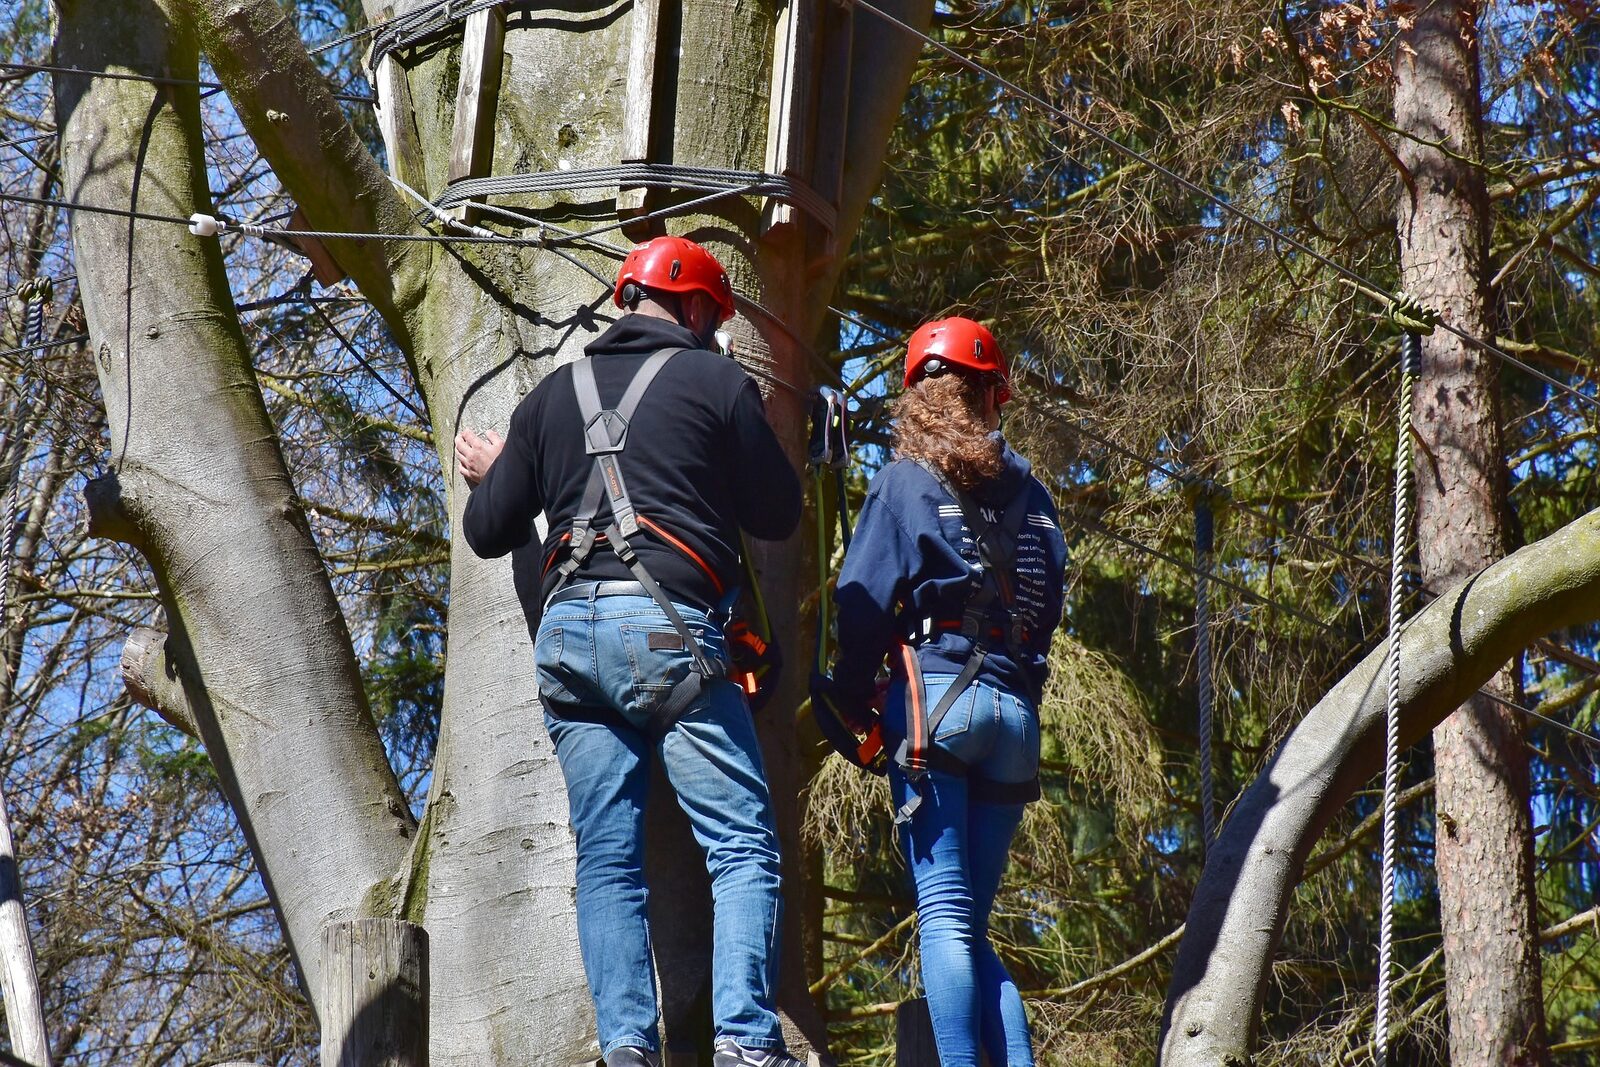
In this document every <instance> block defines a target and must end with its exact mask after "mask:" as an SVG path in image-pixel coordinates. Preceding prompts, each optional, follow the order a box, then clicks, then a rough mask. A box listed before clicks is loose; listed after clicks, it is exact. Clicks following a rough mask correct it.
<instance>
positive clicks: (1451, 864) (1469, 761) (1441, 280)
mask: <svg viewBox="0 0 1600 1067" xmlns="http://www.w3.org/2000/svg"><path fill="white" fill-rule="evenodd" d="M1477 19H1478V5H1477V4H1476V3H1473V2H1460V0H1452V2H1437V3H1431V4H1424V5H1419V7H1418V9H1417V12H1416V15H1415V21H1414V23H1413V24H1412V25H1411V26H1410V28H1409V29H1407V30H1405V31H1404V32H1402V34H1401V37H1400V52H1399V55H1398V57H1397V60H1396V64H1395V72H1396V79H1397V80H1396V85H1395V121H1396V123H1397V124H1398V125H1399V127H1400V128H1401V129H1403V130H1405V131H1406V132H1407V133H1408V134H1409V137H1406V138H1402V139H1401V140H1400V141H1399V144H1398V150H1399V155H1400V159H1401V161H1402V163H1403V165H1404V166H1405V168H1406V171H1407V172H1408V173H1407V175H1406V181H1405V185H1404V189H1403V192H1402V198H1401V202H1400V208H1399V229H1400V253H1401V270H1402V279H1403V284H1404V287H1405V289H1406V291H1407V292H1408V293H1410V294H1412V295H1414V296H1416V297H1417V298H1419V299H1420V300H1422V301H1423V302H1424V303H1426V304H1430V305H1432V306H1433V307H1436V308H1438V309H1439V310H1440V311H1441V312H1442V313H1443V314H1444V317H1445V319H1446V321H1448V322H1450V323H1452V324H1454V325H1456V326H1459V327H1461V328H1462V329H1465V330H1467V331H1468V332H1470V333H1472V334H1475V335H1476V336H1478V337H1490V338H1492V337H1493V336H1494V328H1493V314H1492V309H1491V306H1490V298H1489V293H1488V291H1487V285H1486V281H1487V279H1488V277H1489V275H1488V217H1489V202H1488V196H1487V193H1486V191H1485V183H1484V174H1483V170H1482V168H1481V167H1479V166H1477V165H1475V164H1474V162H1473V161H1476V160H1479V159H1481V158H1482V156H1483V134H1482V117H1481V111H1482V105H1481V98H1480V74H1479V55H1478V29H1479V28H1478V23H1477ZM1435 145H1437V146H1438V147H1434V146H1435ZM1499 371H1500V367H1499V364H1498V363H1497V362H1496V361H1495V359H1494V357H1493V356H1490V355H1489V354H1487V353H1484V352H1481V351H1478V350H1475V349H1473V348H1471V347H1469V346H1468V345H1467V344H1466V343H1465V342H1463V341H1462V340H1460V339H1459V338H1457V337H1456V336H1454V335H1453V334H1450V333H1447V332H1445V331H1443V330H1439V331H1435V333H1434V334H1433V335H1432V336H1430V337H1428V338H1427V339H1426V340H1425V341H1424V344H1423V357H1422V368H1421V378H1420V381H1419V384H1418V388H1417V416H1416V433H1417V448H1416V452H1417V469H1418V472H1419V477H1418V480H1417V486H1418V491H1417V530H1416V535H1417V541H1418V545H1419V550H1420V551H1419V555H1420V560H1421V566H1422V581H1423V585H1424V587H1425V588H1426V589H1428V590H1430V591H1438V590H1441V589H1444V588H1446V587H1448V586H1450V585H1452V584H1454V583H1455V582H1457V581H1459V580H1460V579H1462V578H1463V577H1465V576H1466V575H1469V574H1471V573H1473V572H1474V571H1476V570H1478V569H1479V568H1480V567H1482V566H1484V565H1486V564H1488V563H1489V562H1491V561H1492V560H1494V559H1497V558H1498V557H1499V556H1500V555H1501V554H1502V553H1503V552H1504V551H1505V549H1506V535H1505V523H1504V516H1505V514H1506V471H1505V458H1504V449H1503V447H1502V441H1501V426H1500V403H1499ZM1402 670H1404V666H1402ZM1490 686H1491V689H1492V691H1495V692H1498V693H1499V694H1500V695H1501V696H1511V695H1513V694H1514V692H1515V688H1514V683H1513V679H1512V678H1511V676H1510V674H1509V672H1502V673H1501V674H1499V675H1498V676H1497V677H1496V678H1495V680H1494V681H1493V682H1491V683H1490ZM1433 742H1434V761H1435V767H1436V774H1437V784H1436V787H1435V798H1436V802H1437V818H1438V828H1437V832H1436V834H1435V842H1436V846H1435V848H1436V864H1437V872H1438V883H1439V910H1440V924H1441V927H1442V929H1443V934H1444V959H1445V975H1446V998H1445V1001H1446V1006H1447V1009H1448V1013H1449V1017H1450V1053H1451V1062H1452V1063H1453V1064H1455V1065H1457V1067H1479V1065H1481V1067H1490V1065H1506V1064H1519V1065H1520V1064H1535V1063H1543V1062H1545V1059H1546V1054H1545V1051H1544V1046H1545V1036H1544V1011H1543V1006H1542V1002H1541V997H1540V971H1539V946H1538V940H1537V936H1536V935H1537V924H1536V921H1535V912H1534V871H1533V834H1532V825H1531V820H1530V817H1529V808H1528V795H1529V783H1528V754H1527V750H1526V748H1525V747H1524V745H1523V723H1522V722H1520V721H1519V719H1518V717H1517V715H1516V713H1515V712H1513V711H1511V710H1510V709H1508V708H1506V707H1504V706H1502V705H1497V704H1495V703H1494V702H1493V701H1491V700H1489V699H1488V698H1487V697H1483V696H1476V697H1473V698H1472V699H1470V700H1469V701H1468V702H1467V703H1466V704H1464V705H1462V707H1461V708H1460V710H1458V711H1457V712H1456V713H1455V714H1454V715H1451V716H1450V717H1449V718H1448V719H1446V720H1445V721H1444V722H1443V723H1441V724H1440V725H1439V726H1438V728H1437V729H1435V731H1434V734H1433Z"/></svg>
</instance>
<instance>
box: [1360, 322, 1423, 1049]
mask: <svg viewBox="0 0 1600 1067" xmlns="http://www.w3.org/2000/svg"><path fill="white" fill-rule="evenodd" d="M1413 310H1414V309H1413V308H1410V307H1401V308H1400V309H1399V314H1395V315H1393V316H1392V317H1394V318H1396V319H1402V318H1403V319H1405V320H1406V321H1408V322H1409V323H1410V324H1413V325H1415V326H1424V325H1426V324H1427V320H1428V318H1429V316H1427V315H1420V316H1413V315H1409V314H1407V313H1408V312H1411V311H1413ZM1421 364H1422V334H1421V333H1420V332H1418V331H1417V330H1416V329H1410V330H1408V331H1407V332H1406V335H1405V337H1404V338H1403V339H1402V340H1401V342H1400V415H1399V419H1398V423H1397V426H1396V433H1395V454H1394V535H1393V537H1392V539H1391V541H1390V558H1389V655H1388V661H1389V663H1388V666H1389V693H1388V703H1387V705H1386V706H1385V708H1384V750H1383V860H1382V863H1383V877H1382V888H1381V890H1380V892H1381V893H1382V898H1383V899H1382V902H1381V911H1380V915H1379V919H1378V1005H1377V1010H1376V1012H1375V1013H1374V1018H1373V1035H1372V1044H1373V1055H1374V1057H1375V1058H1376V1060H1377V1063H1378V1067H1384V1064H1385V1063H1387V1061H1388V1056H1389V1001H1390V996H1391V986H1390V980H1391V977H1392V972H1393V965H1394V869H1395V859H1394V854H1395V811H1396V808H1397V798H1398V795H1399V792H1400V632H1401V621H1402V618H1403V612H1404V609H1405V595H1406V553H1407V548H1408V546H1409V544H1410V540H1411V393H1412V390H1413V389H1414V387H1415V385H1416V380H1417V372H1418V369H1419V367H1420V366H1421Z"/></svg>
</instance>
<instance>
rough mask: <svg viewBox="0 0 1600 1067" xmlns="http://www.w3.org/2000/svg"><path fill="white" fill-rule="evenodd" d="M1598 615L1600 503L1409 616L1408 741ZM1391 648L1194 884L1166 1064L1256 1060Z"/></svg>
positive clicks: (1354, 678)
mask: <svg viewBox="0 0 1600 1067" xmlns="http://www.w3.org/2000/svg"><path fill="white" fill-rule="evenodd" d="M1596 616H1600V511H1592V512H1590V513H1589V514H1587V515H1585V516H1584V517H1583V518H1581V519H1578V520H1577V521H1575V522H1572V523H1570V524H1568V525H1567V526H1565V527H1563V528H1562V529H1560V530H1558V531H1556V532H1555V533H1553V534H1551V535H1550V536H1549V537H1546V538H1545V539H1544V540H1542V541H1539V542H1537V543H1536V544H1532V545H1529V546H1528V547H1527V548H1524V549H1522V550H1521V551H1519V552H1517V553H1515V554H1514V555H1511V556H1509V557H1507V558H1505V559H1503V560H1500V561H1499V562H1497V563H1495V564H1493V565H1492V566H1490V567H1488V568H1487V569H1485V570H1483V571H1481V572H1479V573H1478V574H1476V575H1474V576H1472V577H1470V578H1469V579H1467V580H1466V581H1463V582H1461V583H1460V584H1458V585H1456V586H1455V587H1454V588H1452V589H1450V590H1448V591H1446V592H1445V593H1444V595H1442V596H1440V597H1439V598H1438V599H1437V600H1435V601H1434V602H1433V603H1432V604H1430V605H1428V607H1426V608H1424V609H1423V610H1422V611H1421V612H1419V613H1418V614H1417V615H1416V616H1415V617H1413V618H1412V620H1411V621H1410V622H1409V623H1408V624H1407V625H1406V628H1405V633H1404V639H1403V642H1402V648H1401V657H1402V659H1401V662H1402V663H1403V664H1404V670H1403V672H1402V674H1401V691H1400V698H1401V709H1400V743H1401V744H1402V745H1410V744H1414V743H1415V742H1417V741H1420V740H1421V739H1422V738H1423V737H1425V736H1426V735H1427V733H1428V731H1429V730H1431V729H1433V727H1434V726H1436V725H1437V724H1438V723H1440V722H1442V721H1443V720H1444V718H1445V716H1447V715H1449V714H1450V713H1451V712H1452V711H1453V710H1454V709H1455V708H1456V707H1458V706H1459V705H1460V703H1461V701H1463V700H1465V699H1466V698H1467V697H1468V696H1469V695H1470V694H1471V693H1472V692H1473V691H1474V690H1475V689H1476V687H1477V686H1479V685H1482V684H1483V683H1484V682H1485V681H1487V680H1488V679H1489V678H1490V677H1492V676H1493V675H1494V673H1495V672H1496V671H1497V670H1499V669H1500V667H1501V665H1503V664H1504V663H1505V662H1506V661H1507V660H1509V659H1510V658H1511V657H1512V656H1515V655H1516V654H1517V653H1518V652H1519V651H1520V650H1521V649H1523V648H1525V647H1526V646H1527V645H1528V644H1529V643H1530V642H1531V641H1533V640H1534V639H1535V638H1537V637H1540V636H1541V635H1543V634H1547V633H1550V632H1553V631H1555V630H1559V629H1562V628H1563V627H1567V626H1576V625H1579V624H1581V623H1585V622H1591V621H1593V620H1594V619H1595V618H1596ZM1385 652H1386V650H1385V648H1384V647H1383V646H1379V647H1378V648H1377V649H1376V650H1374V651H1373V652H1371V653H1369V654H1368V655H1367V657H1366V658H1365V659H1363V660H1362V661H1361V663H1360V664H1358V665H1357V666H1356V668H1355V669H1354V670H1352V671H1351V672H1350V673H1349V674H1347V675H1345V676H1344V677H1343V678H1341V679H1340V680H1339V682H1338V684H1337V685H1335V686H1334V687H1333V688H1332V689H1331V690H1329V692H1328V694H1327V696H1325V697H1323V698H1322V699H1321V700H1320V701H1318V703H1317V706H1316V707H1314V708H1312V709H1311V711H1310V712H1309V713H1307V715H1306V717H1305V718H1304V719H1302V720H1301V721H1300V723H1299V724H1298V725H1296V726H1295V728H1294V730H1293V731H1292V732H1291V733H1290V734H1289V736H1288V737H1287V738H1286V739H1285V740H1284V742H1283V744H1282V745H1281V746H1280V747H1279V749H1278V751H1277V752H1275V753H1274V754H1273V756H1272V759H1271V760H1270V761H1269V762H1268V764H1267V767H1266V769H1265V770H1264V771H1262V773H1261V775H1260V776H1259V777H1257V778H1256V780H1255V781H1254V782H1253V783H1251V785H1250V787H1249V788H1248V789H1246V790H1245V792H1244V794H1243V795H1242V796H1240V798H1239V801H1238V803H1237V804H1236V805H1235V806H1234V810H1233V813H1232V814H1231V815H1229V817H1228V821H1227V823H1226V824H1225V825H1224V826H1223V828H1222V831H1221V833H1220V834H1219V835H1218V837H1217V841H1216V844H1215V846H1214V847H1213V848H1212V849H1211V851H1210V852H1209V853H1208V854H1207V857H1206V866H1205V871H1204V872H1203V873H1202V874H1201V876H1200V883H1199V884H1198V885H1197V886H1196V887H1195V893H1194V900H1193V901H1192V902H1191V903H1190V905H1189V918H1188V922H1187V925H1186V927H1185V932H1184V937H1183V942H1182V944H1181V945H1180V946H1179V948H1178V958H1177V960H1176V961H1175V962H1174V963H1173V967H1172V979H1171V984H1170V985H1169V986H1168V988H1167V1006H1166V1014H1165V1016H1164V1018H1163V1020H1162V1034H1161V1063H1162V1064H1164V1065H1165V1067H1242V1065H1243V1064H1247V1063H1249V1062H1250V1055H1251V1052H1252V1050H1253V1049H1254V1047H1255V1040H1256V1031H1257V1026H1258V1024H1259V1021H1260V1018H1261V1005H1262V1000H1263V998H1264V995H1265V990H1266V986H1267V980H1268V977H1269V976H1270V975H1271V972H1272V955H1273V952H1274V951H1275V949H1276V948H1277V945H1278V941H1279V939H1280V938H1281V937H1282V936H1283V927H1284V923H1285V922H1286V921H1287V919H1288V915H1289V902H1290V900H1291V898H1292V896H1293V894H1294V888H1295V886H1296V885H1297V884H1298V883H1299V881H1300V875H1301V872H1302V870H1303V869H1304V867H1305V861H1306V857H1307V856H1309V855H1310V853H1311V848H1312V846H1313V845H1314V844H1315V843H1316V841H1317V838H1318V837H1319V836H1320V835H1321V833H1322V831H1323V829H1324V828H1325V827H1326V826H1327V825H1328V823H1329V822H1330V821H1331V820H1332V819H1333V817H1334V816H1335V815H1336V814H1338V812H1339V809H1340V808H1342V807H1344V805H1345V804H1346V803H1347V802H1348V801H1349V799H1350V797H1351V795H1352V794H1353V793H1354V792H1355V791H1356V790H1357V789H1358V788H1361V787H1362V786H1364V785H1366V784H1367V783H1369V782H1370V781H1371V780H1372V776H1373V775H1374V774H1376V773H1378V772H1379V771H1380V770H1381V769H1382V767H1383V741H1384V703H1385V701H1384V686H1383V679H1382V677H1381V670H1382V667H1383V664H1384V660H1385Z"/></svg>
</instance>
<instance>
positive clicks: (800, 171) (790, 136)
mask: <svg viewBox="0 0 1600 1067" xmlns="http://www.w3.org/2000/svg"><path fill="white" fill-rule="evenodd" d="M820 2H821V0H788V2H787V3H786V4H784V7H783V10H782V11H780V12H779V13H778V25H777V30H776V32H775V34H774V36H773V47H772V96H771V101H770V103H769V104H768V109H767V162H766V171H767V173H768V174H782V175H784V176H786V177H790V178H801V179H804V178H807V177H809V175H808V174H807V173H806V165H805V162H806V160H805V156H806V134H807V132H808V130H809V119H810V103H811V91H812V89H813V87H814V84H815V83H814V79H813V76H812V56H813V51H812V50H813V46H814V44H815V37H816V23H817V8H818V5H819V3H820ZM795 218H796V211H795V208H794V207H792V206H791V205H789V204H785V203H782V202H780V201H771V202H769V204H768V206H767V212H766V218H765V224H766V228H768V229H770V228H771V227H773V226H783V225H787V224H789V223H792V222H794V221H795Z"/></svg>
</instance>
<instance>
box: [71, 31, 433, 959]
mask: <svg viewBox="0 0 1600 1067" xmlns="http://www.w3.org/2000/svg"><path fill="white" fill-rule="evenodd" d="M57 9H58V13H59V35H58V38H57V41H56V55H57V59H58V61H59V62H60V63H62V64H67V65H73V66H79V67H84V68H87V69H90V70H94V69H105V68H120V69H125V70H130V71H134V72H138V73H144V74H150V75H156V76H163V77H168V78H176V79H195V78H196V77H197V76H198V58H197V51H196V47H195V40H194V35H193V34H192V33H190V32H188V30H187V29H186V28H185V26H184V24H183V22H182V20H181V19H177V18H174V17H173V15H174V12H173V10H172V8H171V7H170V6H169V5H166V4H163V3H159V2H152V0H70V2H62V3H59V4H58V5H57ZM198 92H199V90H198V89H197V88H195V87H194V86H190V85H163V86H157V85H150V84H145V83H142V82H137V81H113V80H110V79H90V78H85V77H81V76H77V75H61V76H58V78H57V81H56V106H57V121H58V124H59V128H60V130H61V145H62V163H63V169H64V188H65V191H66V194H67V197H68V199H70V200H72V201H74V202H78V203H83V204H92V205H98V206H104V207H111V208H120V209H127V208H129V207H134V208H137V209H138V210H140V211H144V212H153V213H157V214H162V215H171V216H178V217H187V216H188V215H189V214H190V213H191V212H194V211H197V210H205V211H209V210H210V204H209V194H208V192H207V188H206V173H205V165H204V159H203V156H202V151H201V140H200V114H199V97H198ZM72 240H73V250H74V255H75V258H76V261H77V264H78V277H79V283H80V285H81V287H82V291H83V304H84V311H85V313H86V315H87V319H88V327H89V332H90V334H91V335H92V337H93V341H92V349H93V351H94V353H95V355H94V359H95V367H96V370H97V372H98V374H99V377H100V385H101V390H102V392H103V394H104V398H105V403H106V411H107V416H108V421H109V425H110V427H111V463H112V471H113V473H112V474H110V475H107V476H106V477H105V478H102V479H100V480H98V481H97V482H96V483H94V484H93V485H92V486H91V490H90V492H89V493H88V496H89V500H90V506H91V511H92V514H93V519H92V523H93V528H94V531H95V532H99V533H102V534H104V535H110V536H116V537H119V538H121V539H124V540H127V541H129V542H131V543H133V544H134V545H136V546H137V547H138V548H139V549H140V550H141V551H142V552H143V554H144V555H145V557H146V558H147V559H148V560H149V562H150V565H151V567H152V569H153V570H154V572H155V574H156V577H157V581H158V583H159V585H160V590H161V596H162V604H163V606H164V608H165V609H166V612H167V616H168V621H169V624H170V627H171V630H172V634H173V638H174V640H173V641H172V643H171V645H170V646H169V648H170V651H172V652H173V653H174V659H175V662H176V670H177V674H178V676H179V677H180V678H181V679H182V683H183V690H184V693H185V695H186V697H187V703H188V706H189V708H190V710H191V711H192V713H193V716H194V719H195V724H196V727H197V729H198V730H199V733H200V736H201V737H202V738H203V739H204V741H205V744H206V750H207V752H208V753H209V755H210V757H211V760H212V763H213V764H214V766H215V767H216V770H217V774H218V778H219V779H220V781H221V783H222V786H223V789H224V791H225V792H226V793H227V795H228V797H229V799H230V801H231V802H232V804H233V806H234V808H235V811H236V813H237V815H238V817H239V820H240V823H241V824H242V826H243V827H244V829H245V833H246V834H247V836H248V837H249V839H250V843H251V847H252V849H253V850H254V852H255V856H256V861H257V864H258V867H259V869H260V871H261V874H262V877H263V878H264V879H265V881H266V883H267V885H268V887H269V889H270V891H271V893H272V897H273V901H274V903H275V905H276V906H277V908H278V911H279V914H280V917H281V918H282V920H283V923H284V932H285V934H286V936H287V939H288V942H289V945H290V948H291V950H292V951H293V952H294V955H295V959H296V961H297V963H298V964H299V967H300V970H301V973H302V974H303V975H304V976H305V979H306V982H307V986H308V987H309V988H310V989H317V988H318V987H319V981H318V958H317V957H318V952H317V944H318V936H319V933H320V930H321V927H322V924H323V923H324V922H325V921H327V920H328V919H331V918H336V917H343V916H347V915H353V914H355V913H357V912H359V911H360V910H361V909H362V908H363V906H364V904H365V902H366V900H367V898H368V897H369V896H370V895H371V894H373V893H374V892H377V891H379V890H380V889H381V888H382V887H384V886H385V885H386V884H387V883H388V882H389V881H390V880H391V879H392V878H393V876H394V872H395V869H396V867H397V866H398V865H399V863H400V862H401V860H402V859H403V858H404V857H405V855H406V852H407V849H408V848H409V846H410V839H411V837H412V836H413V835H414V830H415V825H414V822H413V820H412V818H411V815H410V813H409V811H408V810H407V809H406V805H405V801H404V798H403V797H402V795H401V793H400V789H399V787H398V785H397V783H396V782H395V779H394V775H393V772H392V771H391V769H390V767H389V764H388V762H387V760H386V758H385V756H384V752H383V746H382V744H381V742H380V740H379V737H378V732H377V728H376V725H375V724H374V722H373V719H372V715H371V712H370V710H369V708H368V706H367V701H366V696H365V694H364V692H363V690H362V686H361V676H360V672H359V670H358V667H357V664H356V660H355V655H354V653H353V651H352V649H351V643H350V635H349V632H348V630H347V629H346V626H345V622H344V616H343V615H342V614H341V613H340V610H339V605H338V602H337V601H336V600H335V598H334V596H333V591H332V589H331V587H330V586H329V583H328V579H327V575H326V573H325V571H324V570H323V567H322V561H321V559H320V557H319V556H318V554H317V549H316V545H315V544H314V543H313V541H312V538H311V533H310V530H309V528H308V527H307V524H306V521H305V518H304V516H303V515H302V514H301V512H300V510H299V508H298V507H297V506H296V505H295V503H294V494H293V487H292V485H291V484H290V480H289V475H288V471H287V469H286V468H285V466H284V462H283V457H282V455H281V453H280V451H279V449H278V446H277V437H276V434H275V430H274V428H273V425H272V422H271V420H270V418H269V417H268V415H267V410H266V406H265V404H264V403H263V401H262V398H261V392H260V389H259V387H258V386H257V384H256V381H255V375H254V372H253V370H252V368H251V365H250V359H249V354H248V352H247V350H246V347H245V342H244V337H243V335H242V333H241V332H240V329H239V325H238V319H237V316H236V315H235V313H234V310H233V303H232V298H231V296H230V294H229V291H228V284H227V278H226V276H225V275H224V273H223V266H222V256H221V252H220V249H219V246H218V243H217V242H216V241H215V240H203V239H200V238H196V237H192V236H190V235H189V233H188V232H187V231H186V230H185V228H184V227H183V226H178V225H173V224H170V223H162V222H144V221H139V222H135V221H131V220H128V219H123V218H117V217H112V216H106V215H96V214H90V213H87V212H78V213H75V214H74V216H73V219H72Z"/></svg>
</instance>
